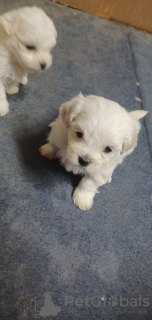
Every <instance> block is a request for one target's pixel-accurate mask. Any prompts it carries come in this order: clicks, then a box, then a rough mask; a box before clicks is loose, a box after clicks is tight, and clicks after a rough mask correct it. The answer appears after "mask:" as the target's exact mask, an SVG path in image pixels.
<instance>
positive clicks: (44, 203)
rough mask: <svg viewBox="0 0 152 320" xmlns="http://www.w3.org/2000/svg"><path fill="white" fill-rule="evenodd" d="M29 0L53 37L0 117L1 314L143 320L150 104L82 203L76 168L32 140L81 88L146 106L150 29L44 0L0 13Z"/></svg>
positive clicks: (147, 303)
mask: <svg viewBox="0 0 152 320" xmlns="http://www.w3.org/2000/svg"><path fill="white" fill-rule="evenodd" d="M31 4H36V5H37V6H41V7H42V8H43V9H44V10H45V11H46V12H47V14H48V15H50V16H51V17H52V18H53V20H54V23H55V25H56V28H57V31H58V42H57V46H56V48H55V49H54V52H53V66H52V68H51V69H49V70H48V71H46V72H45V73H42V74H41V75H37V74H35V75H31V76H30V79H29V83H28V85H27V86H26V87H24V88H23V87H21V88H20V92H19V93H18V94H17V95H13V96H9V97H8V99H9V103H10V112H9V114H8V115H7V116H6V117H1V118H0V156H1V162H0V171H1V172H0V182H1V184H0V210H1V211H0V214H1V215H0V219H1V223H0V232H1V236H0V237H1V259H0V264H1V273H0V277H1V287H0V319H1V320H4V319H5V320H24V319H25V320H32V319H35V318H39V319H47V320H48V319H57V320H71V319H83V320H88V319H89V320H95V319H100V320H101V319H102V320H103V319H105V320H110V319H112V320H115V319H117V320H119V319H121V320H126V319H127V320H128V319H129V320H130V319H131V320H132V319H134V320H136V319H137V320H138V319H142V320H143V319H147V320H150V319H152V308H151V304H152V301H151V298H152V289H151V287H152V277H151V265H152V255H151V247H152V241H151V222H152V218H151V204H150V193H151V190H152V168H151V156H150V146H151V147H152V135H151V131H150V126H151V122H152V115H151V112H149V114H148V115H147V116H146V119H145V121H142V130H141V132H140V135H139V141H138V147H137V148H136V149H135V151H134V153H133V154H131V155H130V156H129V157H128V158H127V160H125V161H124V162H123V164H122V165H121V166H119V167H118V168H117V169H116V171H115V172H114V175H113V180H112V182H111V183H110V184H108V185H105V186H103V187H101V188H100V193H99V194H98V195H96V197H95V201H94V206H93V208H92V209H91V210H90V211H89V212H81V211H80V210H79V209H78V208H76V207H75V206H74V204H73V203H72V199H71V194H72V191H73V187H74V186H75V185H76V184H77V183H78V177H74V176H73V175H72V174H69V173H67V172H66V171H65V170H64V169H63V168H62V167H61V166H60V165H59V163H58V161H52V162H49V161H48V160H46V159H44V158H42V157H41V156H40V154H39V152H38V148H39V147H40V146H41V145H42V144H43V143H44V141H45V138H46V131H47V130H48V124H49V123H50V122H51V121H52V120H54V118H55V117H56V116H57V114H58V110H59V107H60V105H61V103H62V102H64V101H66V100H68V99H70V98H71V97H73V96H75V95H76V94H78V93H79V91H81V92H82V93H83V94H84V95H86V94H95V95H101V96H104V97H106V98H109V99H112V100H114V101H116V102H118V103H120V104H121V105H122V106H124V107H125V108H126V109H127V110H133V109H140V108H144V109H146V110H149V111H151V110H152V107H151V100H152V99H151V98H152V96H151V95H152V90H151V83H152V76H151V74H152V73H151V70H152V68H151V65H152V59H151V56H152V36H151V35H146V34H145V33H142V32H139V31H135V30H133V29H131V28H127V27H125V26H123V25H119V24H116V23H113V22H109V21H106V20H104V19H100V18H98V17H95V16H92V15H88V14H85V13H82V12H79V11H76V10H73V9H70V8H67V7H64V6H61V5H59V4H55V3H52V2H49V1H48V0H35V1H34V0H29V1H26V0H22V1H20V0H14V1H13V3H12V0H5V1H4V0H3V1H1V2H0V12H1V13H2V12H4V11H5V10H8V9H10V8H15V7H18V6H20V5H31ZM137 81H139V82H140V87H138V86H137V85H136V82H137ZM135 97H137V98H138V97H139V98H141V100H142V103H140V102H138V101H137V100H135Z"/></svg>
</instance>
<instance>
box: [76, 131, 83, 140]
mask: <svg viewBox="0 0 152 320" xmlns="http://www.w3.org/2000/svg"><path fill="white" fill-rule="evenodd" d="M76 135H77V137H78V138H79V139H81V138H83V133H82V132H80V131H76Z"/></svg>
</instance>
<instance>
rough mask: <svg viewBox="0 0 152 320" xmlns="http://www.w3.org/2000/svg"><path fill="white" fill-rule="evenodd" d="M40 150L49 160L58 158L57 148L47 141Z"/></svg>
mask: <svg viewBox="0 0 152 320" xmlns="http://www.w3.org/2000/svg"><path fill="white" fill-rule="evenodd" d="M39 151H40V153H41V155H42V156H43V157H45V158H47V159H49V160H52V159H57V150H56V148H54V147H52V146H51V145H50V144H49V143H46V144H44V145H43V146H42V147H40V149H39Z"/></svg>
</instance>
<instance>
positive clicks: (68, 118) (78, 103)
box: [60, 93, 84, 128]
mask: <svg viewBox="0 0 152 320" xmlns="http://www.w3.org/2000/svg"><path fill="white" fill-rule="evenodd" d="M83 99H84V96H83V95H82V93H80V94H79V95H78V96H76V97H75V98H73V99H71V100H70V101H67V102H65V103H63V104H62V105H61V108H60V116H61V118H62V121H63V123H64V124H65V126H66V127H67V128H69V127H70V125H71V123H72V121H73V120H74V119H75V118H76V116H77V115H78V113H79V112H80V110H81V107H82V102H83Z"/></svg>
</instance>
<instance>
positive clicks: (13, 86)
mask: <svg viewBox="0 0 152 320" xmlns="http://www.w3.org/2000/svg"><path fill="white" fill-rule="evenodd" d="M18 92H19V84H18V82H17V81H15V80H14V81H9V82H8V83H7V84H6V93H8V94H14V93H18Z"/></svg>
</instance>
